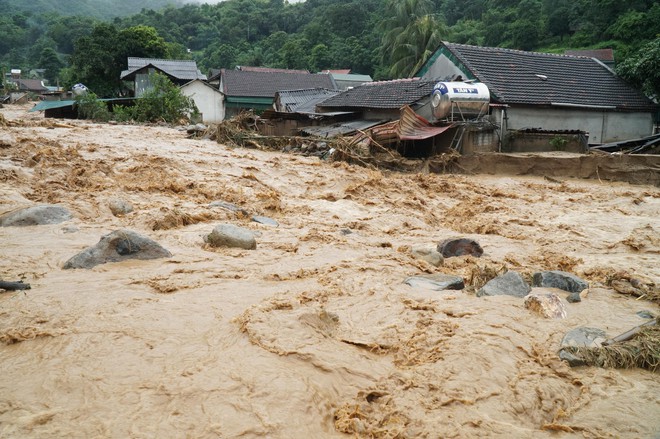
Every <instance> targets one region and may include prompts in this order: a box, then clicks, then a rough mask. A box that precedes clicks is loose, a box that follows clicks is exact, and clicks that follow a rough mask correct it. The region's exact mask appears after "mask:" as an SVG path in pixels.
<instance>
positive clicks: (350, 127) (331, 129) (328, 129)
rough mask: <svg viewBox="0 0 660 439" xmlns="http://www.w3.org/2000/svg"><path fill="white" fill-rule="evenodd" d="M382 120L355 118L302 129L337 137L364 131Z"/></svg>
mask: <svg viewBox="0 0 660 439" xmlns="http://www.w3.org/2000/svg"><path fill="white" fill-rule="evenodd" d="M382 123H383V121H382V120H353V121H350V122H343V123H336V124H333V125H329V126H323V127H307V128H304V129H302V130H301V131H302V132H303V133H305V134H309V135H310V136H319V137H336V136H343V135H346V134H352V133H355V132H357V131H364V130H366V129H369V128H371V127H373V126H376V125H380V124H382Z"/></svg>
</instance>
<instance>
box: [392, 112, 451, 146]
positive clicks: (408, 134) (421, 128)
mask: <svg viewBox="0 0 660 439" xmlns="http://www.w3.org/2000/svg"><path fill="white" fill-rule="evenodd" d="M452 126H453V125H445V126H434V125H431V124H430V123H429V122H428V121H427V120H426V119H424V118H423V117H422V116H420V115H418V114H417V113H415V112H414V111H413V110H412V108H410V107H409V106H407V105H406V106H405V107H403V109H402V110H401V119H399V123H398V124H397V127H396V131H397V134H398V136H399V139H401V140H423V139H428V138H430V137H434V136H437V135H438V134H442V133H444V132H445V131H447V130H448V129H449V128H451V127H452Z"/></svg>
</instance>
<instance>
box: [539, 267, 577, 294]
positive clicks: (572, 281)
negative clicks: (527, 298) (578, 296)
mask: <svg viewBox="0 0 660 439" xmlns="http://www.w3.org/2000/svg"><path fill="white" fill-rule="evenodd" d="M532 285H534V286H535V287H544V288H559V289H560V290H564V291H568V292H569V293H579V292H581V291H582V290H585V289H587V288H588V287H589V284H588V283H587V282H585V281H584V280H582V279H580V278H579V277H577V276H576V275H574V274H571V273H567V272H565V271H540V272H538V273H534V277H533V280H532Z"/></svg>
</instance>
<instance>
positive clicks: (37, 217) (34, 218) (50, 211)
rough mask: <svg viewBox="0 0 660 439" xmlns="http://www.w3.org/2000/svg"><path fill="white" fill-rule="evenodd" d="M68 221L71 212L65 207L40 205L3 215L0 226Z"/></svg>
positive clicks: (35, 224) (0, 218)
mask: <svg viewBox="0 0 660 439" xmlns="http://www.w3.org/2000/svg"><path fill="white" fill-rule="evenodd" d="M70 219H71V212H69V210H68V209H67V208H66V207H62V206H57V205H54V204H42V205H39V206H32V207H27V208H25V209H21V210H19V211H17V212H11V213H8V214H5V215H3V216H2V217H0V226H1V227H11V226H41V225H44V224H59V223H62V222H64V221H67V220H70Z"/></svg>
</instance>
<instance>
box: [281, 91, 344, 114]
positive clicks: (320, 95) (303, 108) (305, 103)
mask: <svg viewBox="0 0 660 439" xmlns="http://www.w3.org/2000/svg"><path fill="white" fill-rule="evenodd" d="M338 93H339V91H338V90H328V89H326V88H308V89H304V90H281V91H278V92H277V93H276V94H275V102H276V104H277V106H278V108H277V110H278V111H288V112H297V113H315V112H316V104H318V103H319V102H322V101H324V100H326V99H328V98H330V97H332V96H335V95H337V94H338Z"/></svg>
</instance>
